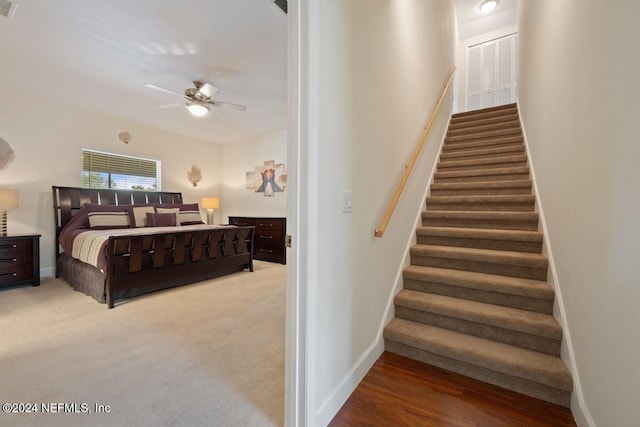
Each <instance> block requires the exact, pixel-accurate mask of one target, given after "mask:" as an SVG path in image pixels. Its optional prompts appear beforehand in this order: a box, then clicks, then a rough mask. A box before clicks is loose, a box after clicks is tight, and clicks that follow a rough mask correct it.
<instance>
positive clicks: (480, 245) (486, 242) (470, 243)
mask: <svg viewBox="0 0 640 427" xmlns="http://www.w3.org/2000/svg"><path fill="white" fill-rule="evenodd" d="M417 242H418V244H420V245H434V246H455V247H459V248H460V247H461V248H475V249H495V250H499V251H513V252H527V253H534V254H539V253H542V243H541V242H524V241H515V240H494V239H475V238H468V237H447V236H425V235H418V236H417Z"/></svg>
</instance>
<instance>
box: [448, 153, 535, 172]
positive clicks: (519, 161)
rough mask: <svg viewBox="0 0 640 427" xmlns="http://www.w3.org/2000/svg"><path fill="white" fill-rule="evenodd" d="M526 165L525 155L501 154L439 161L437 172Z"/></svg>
mask: <svg viewBox="0 0 640 427" xmlns="http://www.w3.org/2000/svg"><path fill="white" fill-rule="evenodd" d="M526 166H527V156H525V155H515V156H511V155H503V156H500V157H489V158H485V159H471V160H468V159H467V160H447V161H440V162H438V172H455V171H463V170H477V169H498V168H512V167H526Z"/></svg>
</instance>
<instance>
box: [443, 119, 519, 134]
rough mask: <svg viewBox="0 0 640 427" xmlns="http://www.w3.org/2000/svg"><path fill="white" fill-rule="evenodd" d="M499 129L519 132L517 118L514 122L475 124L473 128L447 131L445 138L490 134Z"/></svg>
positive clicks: (467, 127) (466, 127) (502, 121)
mask: <svg viewBox="0 0 640 427" xmlns="http://www.w3.org/2000/svg"><path fill="white" fill-rule="evenodd" d="M499 129H512V130H518V131H519V130H521V129H520V120H518V119H517V118H516V119H515V120H501V121H499V122H494V123H488V124H487V123H484V122H475V126H465V127H461V128H457V129H456V128H454V129H451V128H449V130H448V131H447V137H452V136H460V135H469V134H472V133H482V132H490V131H494V130H499Z"/></svg>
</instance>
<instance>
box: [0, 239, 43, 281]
mask: <svg viewBox="0 0 640 427" xmlns="http://www.w3.org/2000/svg"><path fill="white" fill-rule="evenodd" d="M26 283H31V284H32V285H33V286H39V285H40V235H39V234H25V235H19V236H18V235H9V236H2V237H0V288H1V287H5V286H14V285H23V284H26Z"/></svg>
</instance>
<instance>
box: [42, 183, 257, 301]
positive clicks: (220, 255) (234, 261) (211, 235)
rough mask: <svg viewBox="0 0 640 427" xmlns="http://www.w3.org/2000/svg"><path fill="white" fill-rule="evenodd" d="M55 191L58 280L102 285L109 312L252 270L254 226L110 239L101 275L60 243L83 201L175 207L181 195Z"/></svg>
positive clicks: (76, 283) (56, 189) (84, 190)
mask: <svg viewBox="0 0 640 427" xmlns="http://www.w3.org/2000/svg"><path fill="white" fill-rule="evenodd" d="M52 190H53V207H54V216H55V226H56V242H55V244H56V251H55V253H56V277H62V278H63V279H64V280H66V281H67V282H68V283H69V284H71V285H72V286H73V287H74V288H76V289H78V290H80V289H81V288H82V286H83V283H80V282H83V281H95V282H98V283H94V285H97V286H102V285H103V286H104V295H92V296H94V298H96V299H97V300H98V301H99V302H106V304H107V306H108V307H109V308H113V307H114V303H115V301H116V300H117V299H122V298H129V297H132V296H137V295H141V294H144V293H148V292H152V291H156V290H160V289H166V288H171V287H175V286H181V285H185V284H188V283H194V282H197V281H201V280H206V279H211V278H214V277H218V276H223V275H226V274H230V273H233V272H236V271H241V270H244V269H249V271H253V258H252V255H251V253H252V246H253V234H254V227H234V228H223V229H210V230H195V231H194V230H191V231H180V230H177V231H175V232H170V233H160V234H154V235H128V236H111V237H110V238H109V242H108V246H107V261H108V266H107V271H106V272H101V271H100V270H98V269H97V268H95V267H93V266H91V265H89V264H86V263H84V262H81V261H78V260H75V259H73V258H71V257H70V256H69V255H68V254H64V253H62V252H61V248H60V245H59V244H58V238H59V236H60V231H61V230H62V228H63V227H64V226H65V225H66V224H67V223H68V222H69V220H70V219H71V217H72V216H73V215H74V214H75V213H76V212H77V211H78V210H79V209H80V208H81V207H82V206H83V205H84V203H95V204H101V205H131V204H142V203H162V204H176V203H182V194H181V193H171V192H161V191H158V192H155V191H132V190H111V189H108V190H107V189H91V188H78V187H57V186H53V187H52ZM100 281H101V283H100ZM76 286H78V287H76ZM79 288H80V289H79ZM85 293H87V292H86V291H85Z"/></svg>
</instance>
